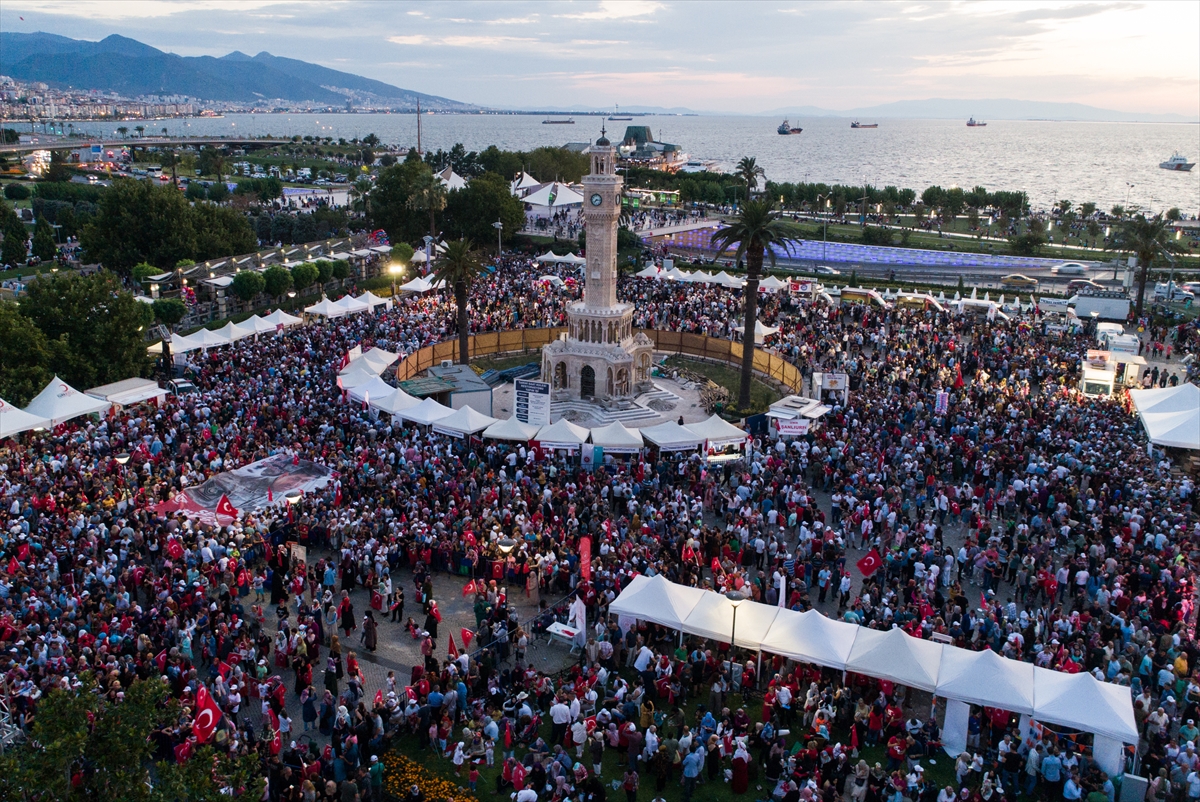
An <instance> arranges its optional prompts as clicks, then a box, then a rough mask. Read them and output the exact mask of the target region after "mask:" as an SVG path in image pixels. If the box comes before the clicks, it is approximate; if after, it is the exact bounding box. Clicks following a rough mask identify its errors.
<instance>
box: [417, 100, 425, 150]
mask: <svg viewBox="0 0 1200 802" xmlns="http://www.w3.org/2000/svg"><path fill="white" fill-rule="evenodd" d="M417 155H418V156H424V155H425V151H423V150H421V98H417Z"/></svg>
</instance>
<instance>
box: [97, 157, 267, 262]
mask: <svg viewBox="0 0 1200 802" xmlns="http://www.w3.org/2000/svg"><path fill="white" fill-rule="evenodd" d="M204 206H205V204H200V205H199V206H198V207H197V209H201V208H203V207H204ZM96 207H97V208H96V214H95V215H94V216H93V217H92V219H91V221H89V223H88V224H87V225H86V226H84V228H83V232H82V236H81V241H82V243H83V247H84V250H85V251H86V252H87V258H88V259H90V260H92V261H96V262H99V263H100V264H102V265H104V267H106V268H108V269H109V270H115V271H118V272H121V273H128V271H129V269H130V268H131V267H133V266H134V265H136V264H137V263H138V262H149V263H151V264H154V265H158V266H159V267H170V266H172V265H174V264H175V263H176V262H177V261H179V260H180V259H185V258H186V259H191V258H195V256H196V227H195V219H196V214H195V213H194V212H195V211H196V210H194V209H193V208H192V207H191V206H189V205H188V202H187V200H186V199H185V198H184V197H182V196H181V195H180V194H179V192H178V191H176V190H175V189H173V188H172V187H158V186H154V185H153V184H152V183H151V182H149V181H133V180H130V179H124V178H119V179H116V180H115V181H113V184H112V186H111V187H109V188H108V189H107V190H106V191H105V192H104V194H102V195H101V196H100V199H99V202H98V203H97V204H96ZM248 225H249V224H247V226H248Z"/></svg>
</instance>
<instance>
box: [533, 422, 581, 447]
mask: <svg viewBox="0 0 1200 802" xmlns="http://www.w3.org/2000/svg"><path fill="white" fill-rule="evenodd" d="M588 434H589V432H588V430H587V429H585V428H583V427H582V426H578V425H576V424H574V423H571V422H570V421H569V420H567V419H566V418H563V419H562V420H560V421H557V422H556V423H548V424H546V425H545V426H543V427H542V428H540V429H538V433H537V437H536V438H535V439H536V440H537V441H538V442H539V443H541V444H542V447H543V448H563V449H567V450H574V449H576V448H579V446H581V445H583V444H584V443H586V442H587V439H588Z"/></svg>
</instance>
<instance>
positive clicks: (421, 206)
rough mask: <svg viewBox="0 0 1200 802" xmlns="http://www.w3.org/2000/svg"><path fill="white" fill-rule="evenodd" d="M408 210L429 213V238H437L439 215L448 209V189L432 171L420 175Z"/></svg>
mask: <svg viewBox="0 0 1200 802" xmlns="http://www.w3.org/2000/svg"><path fill="white" fill-rule="evenodd" d="M408 208H410V209H413V210H414V211H419V212H429V236H431V237H434V238H436V237H437V213H438V212H440V211H441V210H442V209H445V208H446V187H445V186H444V185H443V184H442V179H440V178H439V177H438V176H436V175H434V173H433V171H432V170H427V171H424V172H422V173H420V175H419V177H418V178H417V179H416V180H415V181H414V182H413V186H412V193H411V194H410V195H409V196H408Z"/></svg>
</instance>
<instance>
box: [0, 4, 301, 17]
mask: <svg viewBox="0 0 1200 802" xmlns="http://www.w3.org/2000/svg"><path fill="white" fill-rule="evenodd" d="M293 4H294V3H292V2H291V0H138V1H137V2H134V1H133V0H118V2H95V1H94V0H5V6H6V7H7V8H8V9H9V10H12V11H18V10H19V11H26V12H33V13H42V14H55V15H65V16H72V17H82V18H84V19H93V20H123V19H142V18H162V17H171V16H175V15H177V14H186V13H189V12H193V11H240V12H245V11H252V10H254V9H259V8H269V7H271V6H277V5H293Z"/></svg>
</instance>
